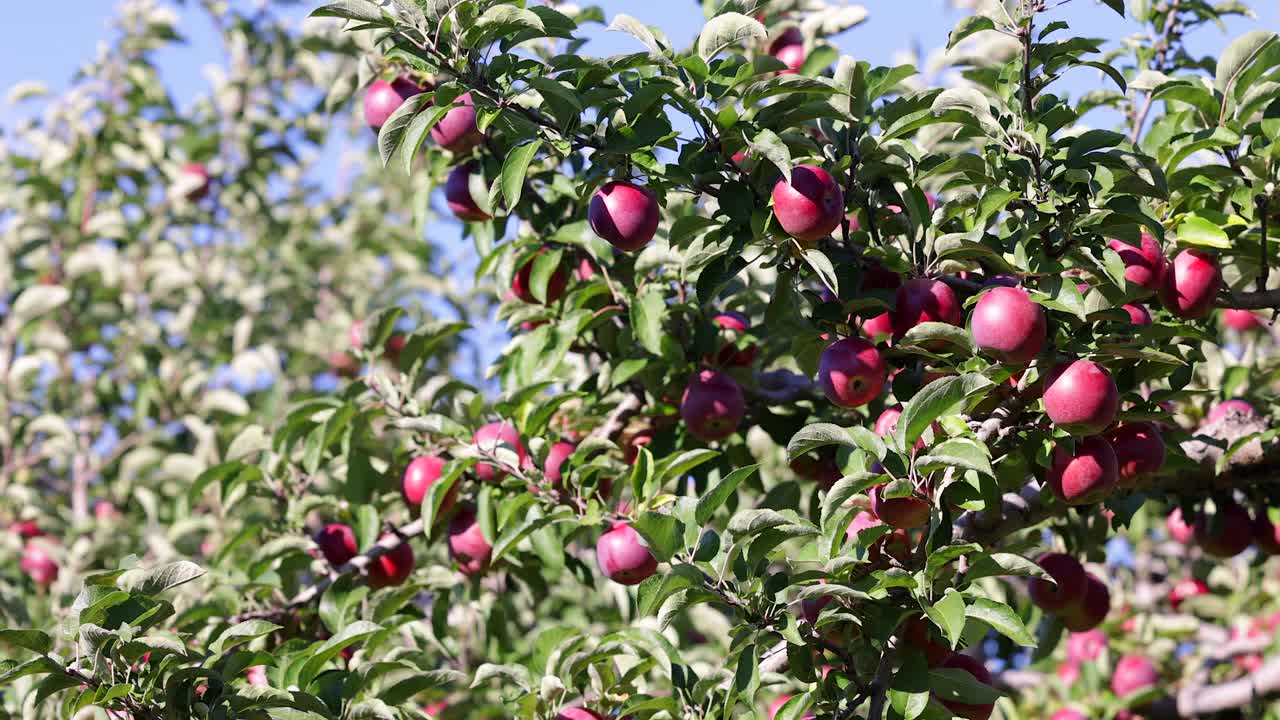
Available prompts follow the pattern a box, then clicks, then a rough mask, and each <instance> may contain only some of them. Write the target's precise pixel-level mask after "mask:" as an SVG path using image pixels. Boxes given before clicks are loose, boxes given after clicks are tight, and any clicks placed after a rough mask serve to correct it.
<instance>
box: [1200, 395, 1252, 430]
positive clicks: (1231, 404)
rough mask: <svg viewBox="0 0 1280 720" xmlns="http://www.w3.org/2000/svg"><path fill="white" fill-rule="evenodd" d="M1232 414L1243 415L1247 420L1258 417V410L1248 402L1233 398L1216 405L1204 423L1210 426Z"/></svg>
mask: <svg viewBox="0 0 1280 720" xmlns="http://www.w3.org/2000/svg"><path fill="white" fill-rule="evenodd" d="M1232 413H1238V414H1241V415H1243V416H1245V417H1246V418H1252V417H1257V416H1258V410H1257V408H1255V407H1254V406H1253V405H1252V404H1250V403H1249V401H1248V400H1241V399H1240V398H1232V399H1230V400H1223V401H1222V402H1220V403H1218V404H1217V405H1214V406H1213V409H1212V410H1210V411H1209V414H1208V416H1206V417H1205V419H1204V422H1205V424H1206V425H1209V424H1212V423H1215V422H1217V421H1218V420H1221V419H1222V418H1224V417H1226V416H1227V415H1230V414H1232Z"/></svg>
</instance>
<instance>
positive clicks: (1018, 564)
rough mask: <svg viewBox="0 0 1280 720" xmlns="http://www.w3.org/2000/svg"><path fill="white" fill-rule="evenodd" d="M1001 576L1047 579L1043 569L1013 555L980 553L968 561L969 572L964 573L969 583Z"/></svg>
mask: <svg viewBox="0 0 1280 720" xmlns="http://www.w3.org/2000/svg"><path fill="white" fill-rule="evenodd" d="M1002 576H1021V577H1048V575H1047V574H1046V573H1045V571H1044V568H1042V567H1040V566H1039V565H1037V564H1036V563H1034V562H1032V561H1030V560H1028V559H1026V558H1024V557H1022V556H1021V555H1014V554H1013V553H992V554H990V555H987V554H986V553H982V554H979V555H976V556H974V557H971V558H970V559H969V570H968V572H966V573H965V579H967V580H968V581H969V582H973V581H974V580H978V579H980V578H984V577H1002Z"/></svg>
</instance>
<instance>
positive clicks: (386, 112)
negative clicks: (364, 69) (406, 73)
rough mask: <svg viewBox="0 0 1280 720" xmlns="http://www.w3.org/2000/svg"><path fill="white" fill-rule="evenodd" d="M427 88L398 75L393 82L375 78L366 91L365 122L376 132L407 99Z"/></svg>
mask: <svg viewBox="0 0 1280 720" xmlns="http://www.w3.org/2000/svg"><path fill="white" fill-rule="evenodd" d="M426 90H427V88H423V87H419V86H418V84H417V83H415V82H413V81H412V80H410V79H408V78H406V77H398V78H396V79H395V80H394V81H392V82H387V81H386V80H383V79H382V78H378V79H377V80H374V81H373V84H371V85H369V89H368V90H365V92H364V122H365V124H366V125H368V126H369V127H370V128H372V129H373V131H374V132H377V131H379V130H381V129H382V126H383V125H385V124H386V123H387V118H389V117H391V115H392V113H394V112H395V111H396V110H397V109H399V107H400V106H401V105H402V104H404V101H405V100H408V99H409V98H410V97H412V96H414V95H417V94H418V93H420V92H424V91H426Z"/></svg>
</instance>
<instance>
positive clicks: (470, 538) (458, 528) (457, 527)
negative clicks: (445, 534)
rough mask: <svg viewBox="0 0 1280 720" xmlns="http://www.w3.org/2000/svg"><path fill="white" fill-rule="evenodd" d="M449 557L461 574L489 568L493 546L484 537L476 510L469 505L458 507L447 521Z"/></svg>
mask: <svg viewBox="0 0 1280 720" xmlns="http://www.w3.org/2000/svg"><path fill="white" fill-rule="evenodd" d="M448 543H449V557H450V558H452V559H453V562H454V563H455V564H456V565H457V566H458V570H460V571H461V572H462V574H463V575H478V574H480V573H483V572H484V571H485V570H488V569H489V558H490V557H492V556H493V546H492V545H490V544H489V541H488V540H485V539H484V532H483V531H481V530H480V523H479V522H478V521H477V520H476V510H475V508H473V507H471V506H470V505H464V506H462V507H460V508H459V509H458V512H457V514H455V515H454V516H453V520H452V521H450V522H449V538H448Z"/></svg>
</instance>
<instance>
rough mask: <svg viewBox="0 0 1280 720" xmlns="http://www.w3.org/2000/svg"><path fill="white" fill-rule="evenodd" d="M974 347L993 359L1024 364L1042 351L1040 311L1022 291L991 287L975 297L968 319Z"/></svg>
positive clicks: (1044, 330)
mask: <svg viewBox="0 0 1280 720" xmlns="http://www.w3.org/2000/svg"><path fill="white" fill-rule="evenodd" d="M969 329H970V332H971V333H972V334H973V342H974V344H976V345H977V346H978V348H979V349H980V350H982V351H984V352H986V353H987V354H988V355H991V356H992V357H994V358H995V359H997V360H1000V361H1001V362H1006V363H1016V364H1019V365H1025V364H1027V363H1028V362H1031V360H1032V359H1033V358H1035V356H1036V355H1039V354H1040V351H1041V350H1042V349H1044V343H1045V337H1046V334H1047V325H1046V322H1045V317H1044V308H1042V307H1040V306H1039V305H1037V304H1036V303H1035V301H1033V300H1032V299H1031V296H1030V295H1029V294H1027V291H1026V290H1023V289H1022V288H1011V287H995V288H992V289H990V290H988V291H986V292H985V293H983V294H982V297H980V298H978V304H977V305H976V306H975V307H974V308H973V314H972V315H970V317H969Z"/></svg>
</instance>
